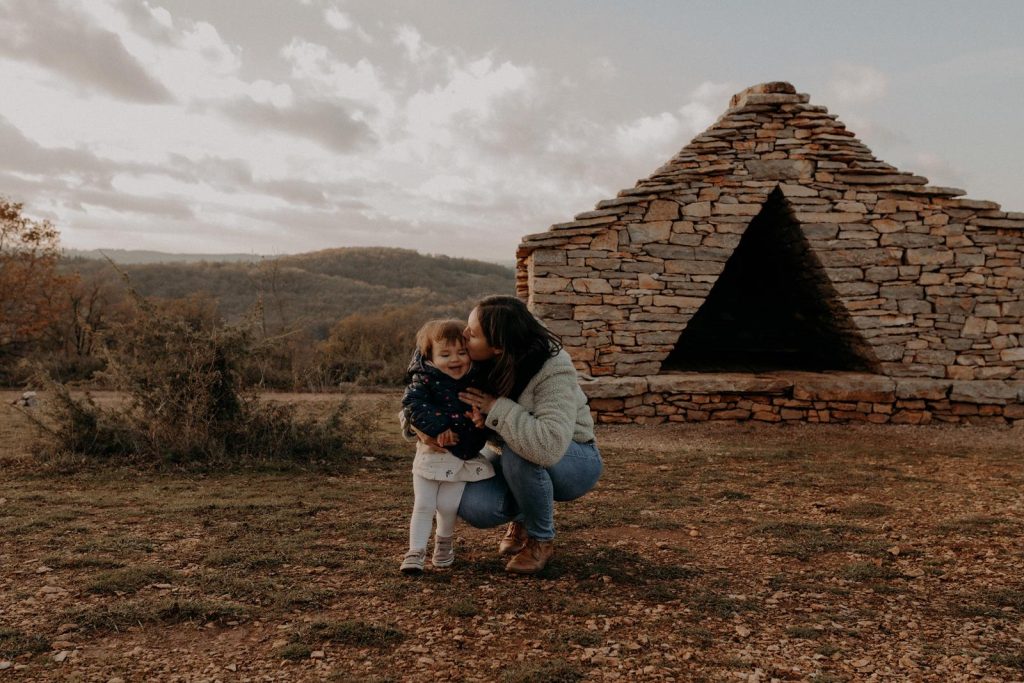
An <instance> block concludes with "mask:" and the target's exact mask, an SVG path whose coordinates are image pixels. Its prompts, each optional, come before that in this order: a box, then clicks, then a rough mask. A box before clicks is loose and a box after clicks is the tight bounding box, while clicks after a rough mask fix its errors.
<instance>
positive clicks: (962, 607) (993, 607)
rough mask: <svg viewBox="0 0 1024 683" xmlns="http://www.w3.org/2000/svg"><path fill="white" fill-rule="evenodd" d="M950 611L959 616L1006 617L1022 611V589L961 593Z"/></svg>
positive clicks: (1023, 594)
mask: <svg viewBox="0 0 1024 683" xmlns="http://www.w3.org/2000/svg"><path fill="white" fill-rule="evenodd" d="M952 611H953V613H954V614H956V615H957V616H961V617H989V618H993V619H1008V618H1011V617H1017V616H1019V615H1020V614H1021V612H1024V590H1020V589H1016V588H997V589H990V590H983V591H978V592H976V593H972V594H969V595H963V596H961V597H960V598H959V600H958V601H957V603H955V604H954V606H953V608H952Z"/></svg>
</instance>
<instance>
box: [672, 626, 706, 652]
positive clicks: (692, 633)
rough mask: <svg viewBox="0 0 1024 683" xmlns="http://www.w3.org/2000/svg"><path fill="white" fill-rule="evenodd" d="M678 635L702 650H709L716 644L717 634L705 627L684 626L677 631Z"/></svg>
mask: <svg viewBox="0 0 1024 683" xmlns="http://www.w3.org/2000/svg"><path fill="white" fill-rule="evenodd" d="M676 633H677V634H679V636H681V637H682V638H683V639H685V640H686V642H688V643H692V644H694V645H696V646H697V647H699V648H701V649H706V648H709V647H711V646H712V645H714V643H715V634H714V633H712V632H711V630H710V629H707V628H704V627H703V626H683V627H681V628H679V629H677V630H676Z"/></svg>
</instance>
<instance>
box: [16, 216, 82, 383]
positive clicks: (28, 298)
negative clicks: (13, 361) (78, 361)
mask: <svg viewBox="0 0 1024 683" xmlns="http://www.w3.org/2000/svg"><path fill="white" fill-rule="evenodd" d="M59 258H60V233H59V232H57V229H56V228H55V227H54V226H53V224H52V223H50V222H49V221H46V220H44V221H38V220H34V219H32V218H29V217H27V216H25V214H24V213H22V204H20V203H18V202H13V201H10V200H8V199H5V198H3V197H0V364H2V363H3V361H4V360H5V359H6V360H10V358H11V357H12V356H14V357H17V356H19V355H22V354H23V353H25V352H26V351H27V350H29V349H30V348H31V345H32V344H33V343H34V342H37V341H38V340H39V339H40V338H41V337H42V335H43V334H44V333H45V332H46V331H47V330H48V329H49V328H50V327H51V326H52V325H53V323H54V321H55V320H56V319H57V318H58V317H59V316H60V313H61V308H62V307H63V306H65V305H66V297H64V296H63V292H64V290H65V288H66V287H67V286H68V284H69V278H67V277H64V276H62V275H60V273H59V272H58V271H57V261H58V259H59Z"/></svg>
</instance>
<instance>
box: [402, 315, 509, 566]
mask: <svg viewBox="0 0 1024 683" xmlns="http://www.w3.org/2000/svg"><path fill="white" fill-rule="evenodd" d="M465 327H466V324H465V323H464V322H462V321H459V320H431V321H430V322H428V323H426V324H424V325H423V327H421V328H420V330H419V332H417V333H416V352H415V353H414V354H413V357H412V362H411V363H410V365H409V374H408V386H407V387H406V389H405V395H404V396H403V397H402V411H403V412H402V415H403V418H404V422H405V425H406V427H407V428H408V427H415V428H416V429H417V430H418V431H419V432H422V433H423V434H426V435H427V436H430V437H432V438H434V439H435V440H436V441H437V443H438V445H439V446H440V447H439V448H438V447H434V446H430V445H427V444H425V443H423V442H422V441H417V442H416V457H415V459H414V460H413V463H412V489H413V494H414V495H415V501H414V503H413V510H412V519H411V520H410V522H409V552H407V553H406V554H405V557H404V558H403V560H402V567H401V570H402V571H403V572H405V573H408V574H412V573H419V572H421V571H423V563H424V560H425V558H426V554H427V551H426V547H427V539H428V538H429V537H430V527H431V522H432V520H433V518H434V517H435V513H436V517H437V530H436V532H435V533H434V554H433V556H432V557H431V563H432V564H433V565H434V566H435V567H449V566H451V564H452V563H453V562H454V561H455V551H454V548H453V547H452V532H453V531H454V529H455V514H456V512H457V511H458V509H459V501H460V500H462V490H463V489H464V488H465V487H466V482H467V481H479V480H481V479H488V478H490V477H493V476H494V467H493V465H491V463H490V461H489V460H487V458H486V457H484V456H483V455H481V454H480V449H481V448H482V447H483V445H484V443H485V441H486V436H485V435H486V430H483V429H480V428H478V427H476V426H475V425H474V424H473V421H472V420H471V419H469V418H468V417H467V416H466V412H467V411H468V410H469V406H467V405H466V404H465V403H463V402H461V401H460V400H459V392H460V391H462V390H463V389H465V388H466V387H469V386H474V384H473V382H474V380H475V376H476V372H475V371H474V368H473V364H472V362H471V361H470V359H469V354H468V352H467V351H466V346H465V341H464V340H463V338H462V331H463V330H464V329H465Z"/></svg>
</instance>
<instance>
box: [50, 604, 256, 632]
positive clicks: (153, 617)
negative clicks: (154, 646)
mask: <svg viewBox="0 0 1024 683" xmlns="http://www.w3.org/2000/svg"><path fill="white" fill-rule="evenodd" d="M248 615H249V611H248V609H247V608H246V607H245V606H244V605H239V604H237V603H230V602H223V601H212V600H198V599H186V600H173V599H169V598H157V599H151V600H147V599H135V600H129V601H119V602H113V603H110V604H105V605H99V606H95V607H84V608H80V609H76V610H70V611H68V612H65V613H64V614H63V615H61V619H62V620H63V621H65V622H69V623H72V624H75V625H77V626H78V628H80V629H82V630H86V631H100V632H105V631H123V630H125V629H127V628H130V627H133V626H142V625H145V624H159V625H164V626H168V625H174V624H182V623H196V622H203V623H207V622H215V623H217V622H219V623H224V622H228V621H241V620H242V619H245V618H247V617H248Z"/></svg>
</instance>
